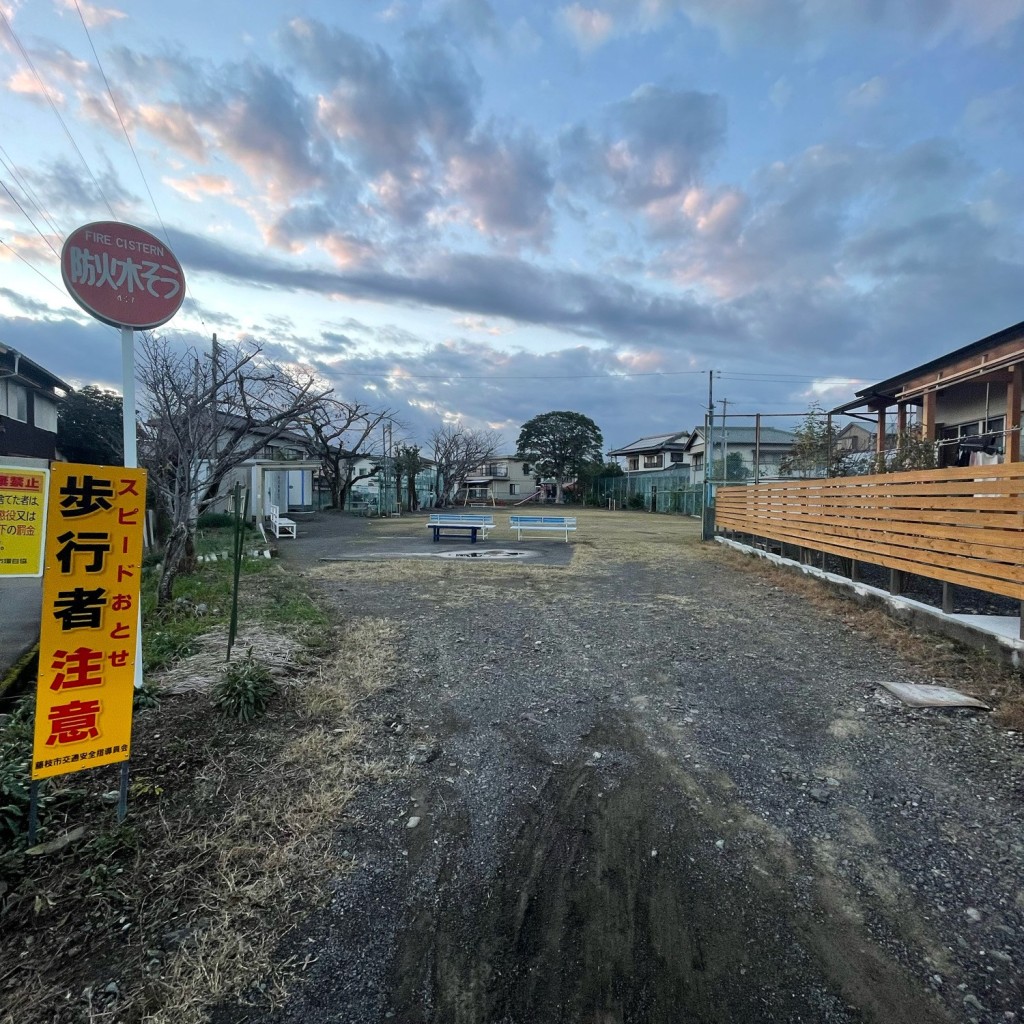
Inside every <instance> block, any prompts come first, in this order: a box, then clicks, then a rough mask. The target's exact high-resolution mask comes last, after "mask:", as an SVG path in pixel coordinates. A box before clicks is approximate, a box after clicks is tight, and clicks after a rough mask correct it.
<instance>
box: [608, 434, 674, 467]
mask: <svg viewBox="0 0 1024 1024" xmlns="http://www.w3.org/2000/svg"><path fill="white" fill-rule="evenodd" d="M689 436H690V431H688V430H680V431H678V432H677V433H674V434H652V435H650V436H649V437H641V438H638V439H637V440H636V441H633V442H631V443H630V444H627V445H624V446H623V447H622V448H616V449H615V450H614V451H610V452H609V453H608V458H610V459H620V460H622V462H621V463H620V465H622V464H623V463H624V465H622V468H623V469H624V470H625V471H626V472H627V473H649V472H657V471H658V470H664V469H672V468H673V467H675V466H686V465H689V463H690V457H689V455H688V454H687V451H686V441H687V438H688V437H689Z"/></svg>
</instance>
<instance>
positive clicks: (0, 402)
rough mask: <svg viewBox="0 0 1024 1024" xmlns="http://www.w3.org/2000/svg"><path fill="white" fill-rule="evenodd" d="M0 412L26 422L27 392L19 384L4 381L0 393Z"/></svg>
mask: <svg viewBox="0 0 1024 1024" xmlns="http://www.w3.org/2000/svg"><path fill="white" fill-rule="evenodd" d="M0 413H3V414H4V415H5V416H9V417H10V418H11V419H12V420H21V422H22V423H28V392H27V391H26V390H25V389H24V388H23V387H22V386H21V385H20V384H13V383H12V382H11V381H5V382H4V390H3V393H2V394H0Z"/></svg>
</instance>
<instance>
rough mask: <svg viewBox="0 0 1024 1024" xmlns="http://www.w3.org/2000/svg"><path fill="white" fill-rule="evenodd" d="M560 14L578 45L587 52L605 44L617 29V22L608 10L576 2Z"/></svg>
mask: <svg viewBox="0 0 1024 1024" xmlns="http://www.w3.org/2000/svg"><path fill="white" fill-rule="evenodd" d="M560 14H561V16H562V21H563V23H564V24H565V26H566V28H567V29H568V30H569V34H570V35H571V36H572V37H573V39H574V40H575V41H576V45H577V46H578V47H579V48H580V49H581V50H584V51H585V52H590V51H592V50H596V49H598V47H600V46H603V45H604V44H605V43H606V42H607V41H608V39H609V37H610V36H611V34H612V32H613V31H614V30H615V22H614V21H613V20H612V16H611V15H610V14H608V12H607V11H599V10H596V9H594V8H589V7H584V6H583V5H582V4H579V3H575V4H572V5H570V6H569V7H563V8H562V10H561V12H560Z"/></svg>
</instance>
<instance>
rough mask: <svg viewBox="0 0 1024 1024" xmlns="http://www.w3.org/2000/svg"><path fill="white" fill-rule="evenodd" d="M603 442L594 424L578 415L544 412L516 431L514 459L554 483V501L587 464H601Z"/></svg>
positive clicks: (561, 497)
mask: <svg viewBox="0 0 1024 1024" xmlns="http://www.w3.org/2000/svg"><path fill="white" fill-rule="evenodd" d="M603 447H604V438H603V437H602V436H601V431H600V429H599V428H598V426H597V424H596V423H595V422H594V421H593V420H592V419H590V418H589V417H587V416H584V415H583V414H582V413H579V412H546V413H542V414H541V415H540V416H534V417H533V419H531V420H527V421H526V423H524V424H523V426H522V428H521V429H520V431H519V440H518V442H517V443H516V458H517V459H523V460H524V461H526V462H529V463H530V464H531V465H532V466H533V467H534V468H535V469H536V470H537V473H538V474H539V475H540V476H541V477H553V478H554V480H555V486H556V490H555V501H557V502H561V501H562V500H563V496H562V487H563V485H564V484H565V482H566V481H568V480H573V479H576V478H577V477H579V476H580V475H581V473H582V471H583V469H584V467H586V466H587V464H588V463H592V462H601V449H602V448H603Z"/></svg>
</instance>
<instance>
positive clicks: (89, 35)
mask: <svg viewBox="0 0 1024 1024" xmlns="http://www.w3.org/2000/svg"><path fill="white" fill-rule="evenodd" d="M75 10H76V11H78V17H79V18H80V19H81V21H82V28H83V29H85V38H86V39H88V40H89V48H90V49H91V50H92V55H93V57H94V58H95V59H96V67H97V68H99V71H100V75H101V76H102V78H103V84H104V85H105V86H106V87H107V95H108V96H109V97H110V103H111V105H112V106H113V108H114V113H115V114H117V120H118V122H119V123H120V125H121V131H122V132H124V138H125V142H127V143H128V148H129V149H130V150H131V151H132V157H133V158H134V160H135V166H136V167H137V168H138V169H139V177H140V178H142V184H143V185H145V186H146V193H147V195H148V196H149V202H150V205H151V206H152V207H153V212H154V213H155V214H156V219H157V220H158V221H160V227H161V228H162V229H163V233H164V240H165V241H166V242H167V244H168V246H169V245H170V244H171V240H170V239H169V238H168V237H167V225H165V224H164V219H163V217H161V216H160V211H159V210H158V209H157V206H156V200H155V199H154V198H153V191H152V189H151V188H150V187H149V182H148V181H147V180H146V175H145V172H144V171H143V170H142V164H141V163H139V156H138V154H137V153H136V152H135V147H134V146H133V145H132V139H131V136H130V135H129V134H128V129H127V128H126V127H125V123H124V118H123V117H122V116H121V110H120V108H119V107H118V105H117V100H115V99H114V92H113V90H112V89H111V88H110V81H109V80H108V79H107V73H106V71H104V70H103V64H102V63H101V62H100V55H99V54H98V53H97V52H96V44H95V43H93V41H92V33H90V31H89V26H88V25H87V24H86V23H85V15H84V14H82V8H81V7H80V6H79V5H78V0H75Z"/></svg>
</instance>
